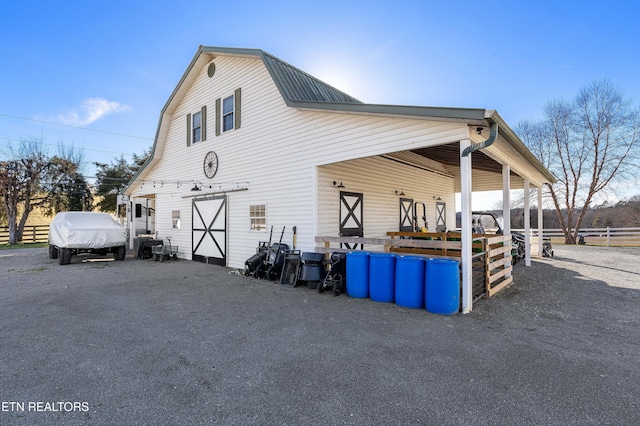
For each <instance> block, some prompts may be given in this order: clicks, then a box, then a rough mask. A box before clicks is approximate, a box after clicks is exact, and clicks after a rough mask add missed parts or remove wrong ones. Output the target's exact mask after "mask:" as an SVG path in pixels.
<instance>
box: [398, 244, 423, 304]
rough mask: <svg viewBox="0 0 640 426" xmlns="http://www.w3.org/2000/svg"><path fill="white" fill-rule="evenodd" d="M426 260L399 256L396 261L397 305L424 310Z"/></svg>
mask: <svg viewBox="0 0 640 426" xmlns="http://www.w3.org/2000/svg"><path fill="white" fill-rule="evenodd" d="M424 269H425V268H424V259H423V258H421V257H416V256H398V257H397V259H396V283H395V284H396V288H395V296H396V305H398V306H401V307H403V308H424Z"/></svg>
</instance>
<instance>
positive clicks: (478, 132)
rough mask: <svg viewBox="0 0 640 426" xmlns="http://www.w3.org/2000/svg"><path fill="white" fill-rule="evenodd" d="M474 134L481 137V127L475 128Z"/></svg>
mask: <svg viewBox="0 0 640 426" xmlns="http://www.w3.org/2000/svg"><path fill="white" fill-rule="evenodd" d="M476 133H477V134H479V135H481V134H482V127H476Z"/></svg>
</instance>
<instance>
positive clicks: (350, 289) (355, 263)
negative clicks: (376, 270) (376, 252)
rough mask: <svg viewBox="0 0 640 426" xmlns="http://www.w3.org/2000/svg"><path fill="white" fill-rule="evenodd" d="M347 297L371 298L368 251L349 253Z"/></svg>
mask: <svg viewBox="0 0 640 426" xmlns="http://www.w3.org/2000/svg"><path fill="white" fill-rule="evenodd" d="M347 295H349V296H350V297H357V298H367V297H369V253H368V252H366V251H352V252H349V253H347Z"/></svg>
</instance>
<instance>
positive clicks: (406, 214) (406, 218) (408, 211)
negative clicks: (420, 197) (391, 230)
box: [399, 198, 413, 232]
mask: <svg viewBox="0 0 640 426" xmlns="http://www.w3.org/2000/svg"><path fill="white" fill-rule="evenodd" d="M399 230H400V232H413V199H411V198H400V229H399Z"/></svg>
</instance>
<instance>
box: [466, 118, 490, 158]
mask: <svg viewBox="0 0 640 426" xmlns="http://www.w3.org/2000/svg"><path fill="white" fill-rule="evenodd" d="M496 139H498V123H496V122H492V123H491V128H490V132H489V139H487V140H486V141H483V142H480V143H476V144H473V145H470V146H468V147H466V148H465V150H464V151H462V155H460V156H461V157H466V156H467V155H469V154H471V153H472V152H475V151H479V150H481V149H483V148H486V147H488V146H491V145H493V143H494V142H495V141H496Z"/></svg>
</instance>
